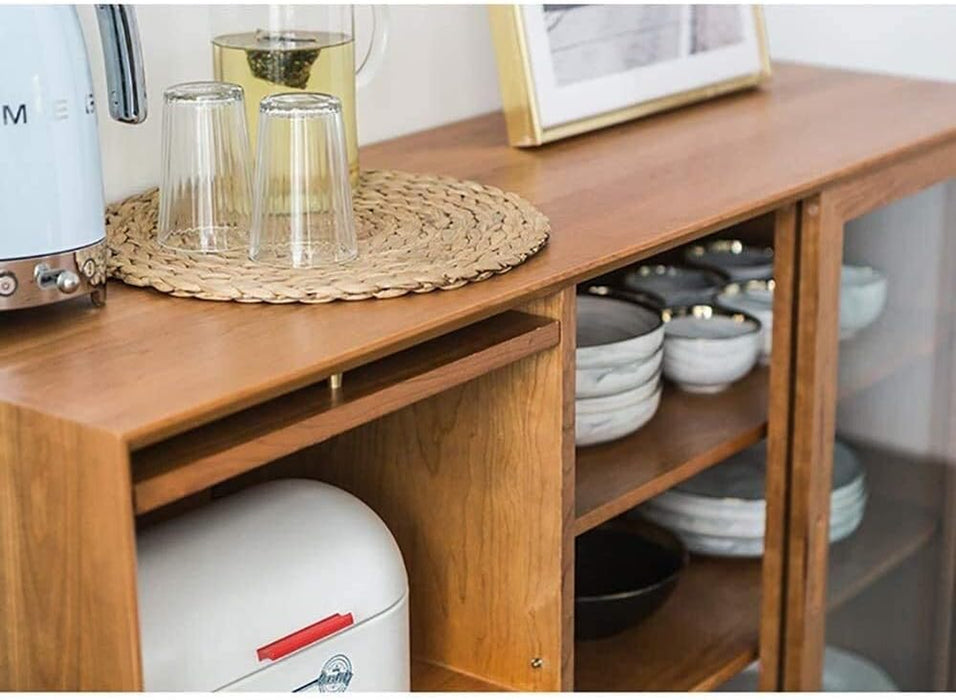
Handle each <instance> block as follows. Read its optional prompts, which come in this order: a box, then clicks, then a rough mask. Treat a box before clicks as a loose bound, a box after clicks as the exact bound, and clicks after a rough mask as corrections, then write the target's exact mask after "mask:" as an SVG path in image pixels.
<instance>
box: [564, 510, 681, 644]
mask: <svg viewBox="0 0 956 700" xmlns="http://www.w3.org/2000/svg"><path fill="white" fill-rule="evenodd" d="M574 556H575V565H574V636H575V638H577V639H599V638H601V637H609V636H611V635H612V634H617V633H618V632H620V631H622V630H624V629H626V628H628V627H631V626H633V625H635V624H637V623H638V622H640V621H642V620H644V619H645V618H646V617H648V616H649V615H650V614H651V613H652V612H654V611H655V610H657V608H659V607H660V606H661V605H662V604H663V603H664V601H665V600H667V597H668V596H669V595H670V594H671V593H672V592H673V590H674V588H675V587H676V586H677V578H678V577H679V576H680V572H681V570H682V569H683V568H684V566H686V564H687V550H686V549H685V548H684V545H683V543H681V541H680V539H679V538H678V537H677V536H676V535H674V534H673V533H671V532H669V531H667V530H665V529H663V528H661V527H658V526H656V525H652V524H651V523H647V522H642V521H636V522H630V523H627V524H626V525H623V526H620V525H618V526H612V527H609V528H602V529H599V530H592V531H590V532H586V533H584V534H583V535H580V536H579V537H578V538H577V541H576V542H575V555H574Z"/></svg>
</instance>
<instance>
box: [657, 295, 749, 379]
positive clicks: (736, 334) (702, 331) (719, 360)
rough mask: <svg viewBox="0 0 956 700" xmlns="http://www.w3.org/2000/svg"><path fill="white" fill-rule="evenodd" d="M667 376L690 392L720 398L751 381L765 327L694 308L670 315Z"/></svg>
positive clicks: (743, 317)
mask: <svg viewBox="0 0 956 700" xmlns="http://www.w3.org/2000/svg"><path fill="white" fill-rule="evenodd" d="M665 321H666V322H665V325H664V376H665V377H667V378H668V379H670V380H671V381H673V382H674V383H676V384H677V385H678V386H679V387H680V388H681V389H684V390H685V391H689V392H693V393H698V394H714V393H717V392H719V391H723V390H724V389H726V388H727V387H728V386H730V385H731V384H733V383H734V382H736V381H737V380H738V379H741V378H743V377H744V376H746V374H747V373H748V372H750V370H751V369H753V366H754V364H755V363H756V362H757V355H758V354H759V353H760V348H761V337H760V328H761V325H760V321H759V320H757V319H756V318H754V317H753V316H749V315H747V314H742V313H739V312H727V311H721V310H719V309H715V308H714V307H711V306H702V305H698V306H693V307H690V308H686V309H678V310H672V311H668V312H665Z"/></svg>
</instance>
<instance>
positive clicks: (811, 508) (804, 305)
mask: <svg viewBox="0 0 956 700" xmlns="http://www.w3.org/2000/svg"><path fill="white" fill-rule="evenodd" d="M843 223H844V222H843V220H842V218H840V217H839V215H838V213H837V210H836V202H834V200H832V199H828V198H827V197H826V196H825V195H821V196H816V197H811V198H809V199H808V200H806V201H805V202H803V203H802V204H801V207H800V232H799V244H798V245H799V262H798V265H799V270H800V277H799V283H798V288H797V309H796V312H797V322H796V337H795V343H796V347H795V358H796V363H795V366H794V380H793V404H792V409H791V410H792V420H791V429H790V445H791V449H790V455H791V456H790V498H789V509H790V512H789V518H788V530H787V549H786V552H787V574H786V577H787V580H786V595H787V602H786V619H785V624H784V644H783V648H784V657H785V658H784V660H783V666H782V668H783V678H782V685H783V689H785V690H794V691H797V690H819V689H820V683H821V681H822V669H823V648H824V641H825V640H824V628H825V624H826V595H827V552H828V549H829V522H830V490H831V486H832V473H833V439H834V434H835V432H836V395H837V391H836V387H837V364H838V363H837V354H838V347H837V343H838V317H839V298H840V265H841V263H842V261H843Z"/></svg>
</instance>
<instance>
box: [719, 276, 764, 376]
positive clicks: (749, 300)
mask: <svg viewBox="0 0 956 700" xmlns="http://www.w3.org/2000/svg"><path fill="white" fill-rule="evenodd" d="M773 287H774V284H773V280H748V281H746V282H731V283H730V284H728V285H727V286H726V287H724V289H723V290H722V291H721V293H720V294H718V295H717V299H716V301H717V305H718V306H720V307H723V308H725V309H730V310H731V311H742V312H743V313H745V314H750V315H751V316H753V317H754V318H756V319H757V320H759V321H760V325H761V329H760V356H759V357H758V358H757V361H758V362H760V364H762V365H769V364H770V354H771V351H772V350H773Z"/></svg>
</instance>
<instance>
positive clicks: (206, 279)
mask: <svg viewBox="0 0 956 700" xmlns="http://www.w3.org/2000/svg"><path fill="white" fill-rule="evenodd" d="M353 206H354V210H355V223H356V233H357V235H358V248H359V256H358V258H357V259H355V260H353V261H351V262H348V263H340V264H334V265H328V266H325V267H316V268H311V269H290V268H279V267H272V266H268V265H263V264H259V263H255V262H253V261H251V260H249V259H248V257H247V254H246V252H245V251H235V252H228V253H214V254H209V253H206V254H200V253H182V252H179V251H175V250H170V249H167V248H164V247H162V246H160V245H159V244H158V243H157V240H156V224H157V216H158V210H159V193H158V191H157V190H156V189H153V190H149V191H147V192H144V193H142V194H139V195H136V196H133V197H130V198H129V199H126V200H124V201H122V202H118V203H116V204H111V205H110V206H109V207H108V208H107V212H106V229H107V242H108V243H109V247H110V253H111V256H110V263H109V273H110V276H112V277H115V278H116V279H119V280H122V281H123V282H125V283H126V284H130V285H133V286H136V287H153V288H155V289H158V290H159V291H161V292H166V293H167V294H172V295H173V296H179V297H195V298H198V299H210V300H215V301H244V302H268V303H274V304H282V303H289V302H303V303H310V304H318V303H323V302H328V301H334V300H336V299H346V300H357V299H370V298H376V299H384V298H388V297H396V296H401V295H403V294H407V293H409V292H431V291H433V290H436V289H455V288H457V287H461V286H463V285H465V284H468V283H469V282H478V281H481V280H484V279H487V278H489V277H491V276H492V275H496V274H501V273H503V272H507V271H508V270H510V269H511V268H513V267H515V266H516V265H520V264H521V263H522V262H524V261H525V260H527V259H528V258H529V257H530V256H532V255H534V254H535V253H536V252H537V251H539V250H540V249H541V248H542V247H543V246H544V245H545V243H546V242H547V240H548V233H549V231H550V225H549V224H548V219H547V218H546V217H545V216H544V215H543V214H542V213H541V212H540V211H538V210H537V209H535V208H534V207H533V206H531V204H529V203H528V202H527V201H525V200H524V199H522V198H521V197H519V196H517V195H515V194H512V193H509V192H503V191H501V190H499V189H497V188H494V187H488V186H486V185H481V184H478V183H475V182H463V181H461V180H455V179H453V178H449V177H437V176H433V175H413V174H411V173H404V172H397V171H385V170H373V171H366V172H363V173H362V178H361V182H360V184H359V186H358V187H357V188H356V189H355V190H354V192H353Z"/></svg>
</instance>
